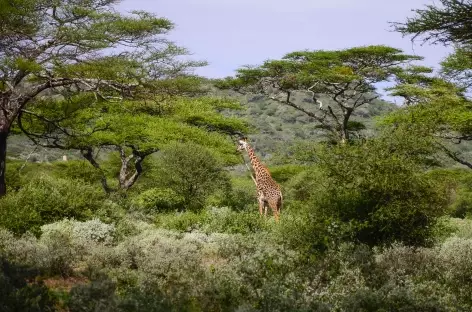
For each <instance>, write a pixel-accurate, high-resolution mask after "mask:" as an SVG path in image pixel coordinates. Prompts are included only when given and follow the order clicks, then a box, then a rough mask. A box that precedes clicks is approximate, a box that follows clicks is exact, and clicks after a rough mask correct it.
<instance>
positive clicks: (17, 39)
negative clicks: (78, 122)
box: [0, 0, 204, 196]
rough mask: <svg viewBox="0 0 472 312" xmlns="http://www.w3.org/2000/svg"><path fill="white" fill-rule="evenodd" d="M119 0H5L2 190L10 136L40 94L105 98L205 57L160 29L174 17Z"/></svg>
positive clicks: (0, 39)
mask: <svg viewBox="0 0 472 312" xmlns="http://www.w3.org/2000/svg"><path fill="white" fill-rule="evenodd" d="M117 2H118V1H117V0H62V1H56V0H8V1H7V0H0V73H1V75H0V108H1V109H0V196H1V195H4V194H5V192H6V185H5V160H6V152H7V145H6V143H7V137H8V135H9V133H10V130H11V127H12V125H13V124H14V122H15V120H16V119H17V118H18V117H19V116H21V114H22V112H23V113H24V112H25V111H26V110H27V108H28V106H31V105H29V104H31V102H32V100H34V99H35V98H38V96H42V95H45V94H47V93H46V92H48V91H49V90H53V89H57V88H62V89H61V90H64V88H65V89H69V90H73V91H74V92H77V91H87V92H93V93H94V95H95V96H96V97H97V98H101V99H104V100H113V99H115V100H116V99H123V98H132V97H142V96H147V95H150V94H153V91H154V89H155V88H156V87H161V88H162V87H165V84H163V83H162V81H166V80H168V79H170V78H176V77H179V76H181V75H182V74H186V73H188V72H189V69H192V68H194V67H195V66H201V65H204V63H202V62H192V61H182V60H178V59H176V56H179V55H185V54H187V52H186V50H185V49H182V48H179V47H177V46H175V45H174V44H173V43H171V42H169V41H168V40H166V39H165V38H164V37H162V35H165V34H166V33H167V32H168V31H169V30H171V29H172V28H173V24H172V23H171V22H170V21H169V20H167V19H164V18H158V17H156V16H154V15H152V14H150V13H147V12H143V11H135V12H132V13H131V14H129V15H123V14H120V13H118V12H117V11H115V9H114V6H115V4H116V3H117ZM158 82H160V83H158Z"/></svg>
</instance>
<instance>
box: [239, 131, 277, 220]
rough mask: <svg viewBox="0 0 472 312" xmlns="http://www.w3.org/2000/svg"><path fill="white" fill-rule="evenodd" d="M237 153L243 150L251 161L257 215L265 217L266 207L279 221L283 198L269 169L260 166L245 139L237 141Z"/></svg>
mask: <svg viewBox="0 0 472 312" xmlns="http://www.w3.org/2000/svg"><path fill="white" fill-rule="evenodd" d="M237 149H238V151H243V150H245V151H246V152H247V155H248V157H249V159H250V161H251V165H252V169H253V170H254V174H255V178H254V183H255V184H256V190H257V201H258V203H259V214H260V215H262V210H264V215H265V216H267V207H269V208H271V209H272V212H273V213H274V217H275V220H276V221H278V220H279V215H280V210H281V209H282V204H283V202H282V201H283V198H282V191H281V189H280V185H279V184H278V183H277V182H275V180H274V179H273V178H272V176H271V174H270V172H269V169H268V168H267V167H266V166H264V164H262V162H261V161H260V160H259V158H258V157H257V156H256V154H255V152H254V149H253V148H251V146H250V145H249V144H248V143H247V139H246V138H241V139H239V140H238V148H237Z"/></svg>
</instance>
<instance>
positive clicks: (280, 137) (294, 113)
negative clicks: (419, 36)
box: [216, 91, 398, 157]
mask: <svg viewBox="0 0 472 312" xmlns="http://www.w3.org/2000/svg"><path fill="white" fill-rule="evenodd" d="M216 94H217V95H219V96H227V97H231V98H237V99H238V100H239V101H240V102H241V104H242V105H243V107H244V109H243V110H242V111H239V112H231V114H233V115H236V116H240V117H242V118H245V119H246V120H247V121H248V122H249V124H250V125H251V126H252V127H253V128H254V131H253V132H254V133H252V134H250V135H249V136H248V137H249V139H250V141H251V143H252V144H253V145H255V146H256V147H257V151H258V153H259V154H260V155H262V156H263V157H264V156H270V154H271V153H273V152H274V151H276V150H280V149H282V150H283V149H284V146H285V147H286V146H288V145H290V144H292V143H293V142H295V141H299V140H310V141H320V140H325V139H326V131H324V130H322V129H320V128H319V127H318V126H319V124H318V123H317V122H316V121H315V120H314V119H313V118H311V117H309V116H307V115H306V114H304V113H303V112H300V111H298V110H296V109H295V108H293V107H290V106H287V105H284V104H281V103H278V102H276V101H273V100H270V99H268V98H267V97H265V96H264V95H241V94H238V93H236V92H232V91H224V92H222V91H219V92H216ZM292 99H293V101H294V102H295V103H296V104H298V105H301V106H303V107H304V108H306V109H307V110H310V111H313V112H316V110H317V107H315V105H316V106H317V105H318V104H315V103H314V102H313V100H312V99H310V98H307V97H306V95H304V94H302V93H297V94H295V95H294V96H293V97H292ZM320 100H321V101H322V102H323V105H324V106H325V107H326V106H327V105H330V104H331V107H332V108H333V109H335V107H336V106H335V105H333V104H332V103H330V99H329V98H325V97H323V96H321V97H320ZM395 109H398V107H397V106H396V105H395V104H393V103H390V102H387V101H383V100H381V99H377V100H374V101H373V102H372V103H371V104H365V105H363V106H361V107H360V108H359V109H358V110H356V111H355V113H354V114H353V116H352V117H351V120H352V121H357V122H360V123H362V124H363V125H364V126H365V128H366V129H365V130H362V131H361V132H360V134H361V135H362V136H364V137H369V136H372V135H373V134H375V118H376V117H379V116H382V115H385V114H387V113H389V112H391V111H394V110H395Z"/></svg>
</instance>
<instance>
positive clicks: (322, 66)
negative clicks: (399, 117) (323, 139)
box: [216, 46, 422, 142]
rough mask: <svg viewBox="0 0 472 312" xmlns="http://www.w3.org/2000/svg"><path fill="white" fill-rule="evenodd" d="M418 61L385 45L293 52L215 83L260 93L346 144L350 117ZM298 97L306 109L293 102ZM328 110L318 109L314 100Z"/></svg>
mask: <svg viewBox="0 0 472 312" xmlns="http://www.w3.org/2000/svg"><path fill="white" fill-rule="evenodd" d="M420 59H422V58H421V57H418V56H413V55H407V54H404V53H402V51H401V50H399V49H395V48H392V47H387V46H365V47H355V48H350V49H345V50H335V51H323V50H320V51H297V52H292V53H288V54H287V55H285V56H284V57H283V58H282V59H280V60H268V61H266V62H264V64H262V65H260V66H256V67H245V68H240V69H238V70H237V74H236V76H235V77H228V78H226V79H222V80H219V81H217V82H216V85H217V86H218V87H219V88H223V89H224V88H227V89H233V90H237V91H239V92H254V93H262V94H265V95H266V96H268V97H269V98H270V99H272V100H274V101H277V102H279V103H282V104H284V105H288V106H290V107H293V108H295V109H297V110H299V111H301V112H303V113H304V114H306V115H308V116H309V117H311V118H312V120H314V121H315V122H317V123H319V125H320V127H322V128H323V129H325V130H327V131H328V132H329V133H330V134H331V135H332V136H333V137H334V139H335V140H336V141H338V142H346V141H347V140H349V137H350V132H352V131H356V130H359V128H362V127H359V125H357V124H355V123H353V122H350V117H351V116H352V113H353V112H354V111H355V110H356V109H357V108H359V107H361V106H362V105H365V104H366V103H371V102H372V101H374V100H375V99H377V98H378V95H377V94H375V90H376V88H375V84H376V83H379V82H382V81H387V80H388V79H390V78H392V77H393V76H395V75H396V74H398V73H400V72H401V71H402V65H403V64H405V63H406V62H409V61H412V60H420ZM295 92H303V93H306V94H308V95H309V96H310V98H311V99H312V101H311V103H310V106H309V107H306V105H301V104H299V103H296V102H295V101H294V100H293V93H295ZM321 94H322V95H325V96H328V97H329V98H330V99H331V100H332V101H333V102H334V105H333V107H331V106H330V105H323V103H322V102H321V101H320V100H319V95H321Z"/></svg>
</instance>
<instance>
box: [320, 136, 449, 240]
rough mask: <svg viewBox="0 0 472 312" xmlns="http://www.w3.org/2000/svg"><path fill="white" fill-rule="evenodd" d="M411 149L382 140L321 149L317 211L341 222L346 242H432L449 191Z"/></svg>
mask: <svg viewBox="0 0 472 312" xmlns="http://www.w3.org/2000/svg"><path fill="white" fill-rule="evenodd" d="M392 141H393V142H392ZM402 144H404V142H402ZM407 147H408V145H407V146H401V145H400V144H397V142H395V141H394V140H393V139H391V138H387V139H385V138H380V139H373V140H370V141H367V142H366V143H364V144H356V145H352V146H338V147H332V148H325V149H321V150H320V152H319V154H318V157H319V164H318V167H319V168H320V171H321V172H322V177H321V178H320V180H319V183H318V190H317V192H316V195H315V196H314V197H313V198H314V200H313V202H314V205H315V207H317V208H316V213H317V214H320V215H322V216H323V218H324V219H325V220H332V221H334V222H335V223H337V224H338V225H339V226H340V228H339V231H340V233H343V234H344V236H345V239H347V240H352V239H354V240H355V241H359V242H362V243H366V244H369V245H377V244H389V243H392V242H394V241H401V242H404V243H406V244H409V245H426V244H431V243H432V242H433V240H434V233H435V228H434V227H435V225H436V224H437V222H438V219H439V217H441V216H442V215H444V214H445V213H446V210H447V205H448V203H449V189H448V187H447V181H446V180H443V181H437V180H434V179H432V178H430V177H429V176H428V175H427V174H425V173H423V172H422V170H421V167H420V164H418V163H417V162H416V161H415V159H414V158H413V157H412V156H411V155H410V154H409V151H406V150H403V148H407Z"/></svg>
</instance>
